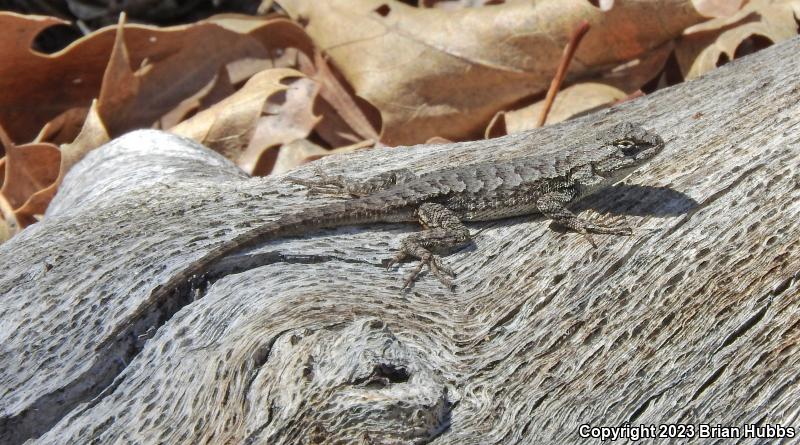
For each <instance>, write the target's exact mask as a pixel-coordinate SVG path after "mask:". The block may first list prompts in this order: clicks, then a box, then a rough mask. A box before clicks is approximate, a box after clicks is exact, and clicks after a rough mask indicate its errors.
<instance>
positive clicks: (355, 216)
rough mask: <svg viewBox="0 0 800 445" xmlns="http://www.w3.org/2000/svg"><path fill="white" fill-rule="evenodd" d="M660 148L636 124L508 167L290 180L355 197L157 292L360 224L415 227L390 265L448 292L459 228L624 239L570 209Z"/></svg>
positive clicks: (204, 263)
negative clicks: (512, 227) (499, 227)
mask: <svg viewBox="0 0 800 445" xmlns="http://www.w3.org/2000/svg"><path fill="white" fill-rule="evenodd" d="M663 147H664V141H663V140H662V139H661V137H659V136H658V135H657V134H655V133H652V132H649V131H647V130H645V129H644V128H642V127H640V126H638V125H636V124H632V123H627V122H625V123H620V124H617V125H615V126H613V127H611V128H610V129H608V130H606V131H603V132H601V133H600V134H599V135H598V137H597V142H596V144H594V145H593V146H585V147H572V148H569V149H565V150H563V151H561V152H558V153H557V155H555V156H554V155H553V154H548V155H547V156H542V155H536V154H532V155H530V156H529V157H519V158H515V159H512V160H508V161H500V162H484V163H476V164H471V165H462V166H457V167H452V168H447V169H442V170H437V171H433V172H429V173H425V174H422V175H420V176H416V175H414V174H413V173H412V172H410V171H408V170H394V171H390V172H386V173H384V174H381V175H378V176H376V177H373V178H371V179H369V180H367V181H364V182H356V181H353V180H351V179H347V178H344V177H341V176H326V175H324V174H323V175H321V176H320V177H319V178H317V179H313V180H310V179H289V181H291V182H293V183H295V184H300V185H303V186H305V187H307V188H308V189H309V192H311V193H314V192H317V193H318V192H334V193H338V194H342V195H345V196H350V197H352V199H348V200H344V201H338V202H332V203H330V204H327V205H324V206H322V207H320V208H317V209H314V210H306V211H301V212H297V213H291V214H287V215H284V216H282V217H280V218H278V219H277V220H275V221H272V222H268V223H264V224H263V225H260V226H258V227H256V228H255V229H253V230H250V231H248V232H245V233H243V234H241V235H239V236H237V237H235V238H233V239H232V240H231V241H228V242H226V243H224V244H222V245H220V246H219V247H217V248H215V249H213V250H211V251H210V252H209V253H207V254H206V255H205V256H203V257H202V258H200V259H199V260H197V261H196V262H194V263H193V264H192V265H190V266H189V267H188V268H187V269H185V270H183V271H182V272H180V273H178V274H176V275H174V276H173V277H172V278H171V279H170V280H169V281H168V282H167V283H165V284H164V285H162V286H160V287H159V288H157V290H156V291H155V292H156V294H154V295H153V297H154V298H155V299H156V300H157V299H158V297H160V296H163V295H167V294H169V293H170V292H172V291H174V290H176V289H178V288H179V287H180V286H181V285H182V284H184V283H186V282H188V281H191V279H192V278H193V277H194V276H198V275H202V274H203V272H204V271H205V270H207V269H208V268H209V267H210V266H212V265H213V264H215V263H216V262H217V261H219V260H221V259H222V258H224V257H226V256H228V255H230V254H232V253H234V252H236V251H238V250H240V249H243V248H246V247H251V246H254V245H257V244H259V243H261V242H264V241H267V240H270V239H275V238H279V237H288V236H298V235H303V234H306V233H308V232H312V231H314V230H316V229H322V228H332V227H339V226H345V225H356V224H365V223H375V222H384V223H395V222H419V223H420V224H421V225H422V227H423V228H424V230H423V231H421V232H418V233H414V234H411V235H409V236H407V237H406V238H405V239H404V240H403V241H402V242H401V243H400V250H399V251H398V252H397V254H396V255H395V256H394V258H392V259H391V260H390V261H389V267H391V266H392V265H393V264H396V263H398V262H400V261H403V260H406V259H416V260H418V261H419V263H418V265H417V266H416V267H415V268H414V270H413V271H412V273H411V274H410V275H409V276H408V278H407V279H406V281H405V285H404V288H405V287H408V286H410V285H411V284H412V283H413V282H414V280H415V279H416V278H417V275H418V274H419V273H420V271H421V270H422V268H423V267H424V266H425V265H427V266H428V268H429V270H430V271H431V273H432V274H433V275H435V276H436V277H437V278H438V279H439V280H440V281H441V282H442V283H444V284H445V285H446V286H448V287H449V286H452V279H453V278H454V277H455V274H454V273H453V271H452V269H451V268H450V267H448V266H447V265H445V264H444V263H443V262H442V260H441V259H440V257H439V256H437V255H435V254H434V252H437V251H444V250H450V249H453V248H456V247H458V246H461V245H464V244H466V243H468V242H469V241H470V233H469V229H467V227H466V226H465V225H464V224H463V223H464V222H465V221H489V220H497V219H503V218H508V217H512V216H519V215H534V214H539V215H543V216H544V217H546V218H549V219H551V220H553V221H555V222H556V223H558V224H560V225H562V226H565V227H566V228H568V229H570V230H573V231H575V232H578V233H580V234H583V236H585V237H586V238H587V239H588V240H589V242H590V243H591V244H592V245H595V241H594V239H593V237H592V236H591V234H592V233H596V234H612V235H630V234H631V233H632V231H631V229H630V228H629V227H626V226H613V225H604V224H600V223H596V222H591V221H588V220H585V219H582V218H580V217H578V216H576V215H574V214H573V213H572V212H571V211H569V209H567V206H568V205H569V204H570V203H572V202H574V201H577V200H578V199H580V198H582V197H584V196H587V195H590V194H592V193H595V192H597V191H599V190H602V189H604V188H606V187H608V186H610V185H612V184H614V183H615V182H619V181H620V180H622V179H623V178H624V177H625V176H627V175H628V174H630V173H631V172H632V171H633V170H634V169H635V168H637V167H638V166H640V165H642V164H643V163H645V162H647V161H648V160H650V159H651V158H652V157H653V156H655V155H657V154H658V153H659V152H660V151H661V149H662V148H663Z"/></svg>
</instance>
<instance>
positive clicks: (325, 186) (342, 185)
mask: <svg viewBox="0 0 800 445" xmlns="http://www.w3.org/2000/svg"><path fill="white" fill-rule="evenodd" d="M317 176H318V177H319V178H318V179H298V178H286V180H287V181H289V182H292V183H294V184H299V185H302V186H305V187H307V188H308V192H309V193H311V194H332V195H336V196H355V197H359V196H366V195H369V194H371V193H374V192H377V191H379V190H384V189H387V188H390V187H394V186H395V185H397V184H402V183H405V182H409V181H411V180H413V179H416V178H417V176H416V175H415V174H414V173H412V172H411V170H408V169H405V168H403V169H398V170H389V171H387V172H383V173H381V174H379V175H376V176H373V177H371V178H369V179H367V180H366V181H356V180H353V179H350V178H347V177H344V176H341V175H334V176H330V175H327V174H325V173H324V172H323V171H322V170H319V169H318V170H317Z"/></svg>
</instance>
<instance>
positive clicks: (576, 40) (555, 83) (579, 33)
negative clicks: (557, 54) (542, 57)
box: [536, 20, 590, 127]
mask: <svg viewBox="0 0 800 445" xmlns="http://www.w3.org/2000/svg"><path fill="white" fill-rule="evenodd" d="M589 28H590V26H589V22H588V21H586V20H583V21H582V22H581V23H579V24H578V26H577V27H575V30H574V31H572V36H571V37H570V39H569V43H567V46H566V48H564V53H563V54H562V55H561V62H560V63H559V64H558V70H556V75H555V77H553V80H552V81H551V82H550V89H549V90H547V97H546V98H545V101H544V109H542V114H540V115H539V122H537V123H536V126H537V127H541V126H542V125H544V122H545V121H546V120H547V114H548V113H550V107H552V106H553V101H554V100H555V98H556V93H558V90H560V89H561V84H562V83H563V82H564V78H565V77H566V75H567V68H569V62H570V61H571V60H572V57H573V56H574V55H575V51H576V50H577V49H578V45H579V44H580V43H581V40H582V39H583V36H584V35H586V32H587V31H589Z"/></svg>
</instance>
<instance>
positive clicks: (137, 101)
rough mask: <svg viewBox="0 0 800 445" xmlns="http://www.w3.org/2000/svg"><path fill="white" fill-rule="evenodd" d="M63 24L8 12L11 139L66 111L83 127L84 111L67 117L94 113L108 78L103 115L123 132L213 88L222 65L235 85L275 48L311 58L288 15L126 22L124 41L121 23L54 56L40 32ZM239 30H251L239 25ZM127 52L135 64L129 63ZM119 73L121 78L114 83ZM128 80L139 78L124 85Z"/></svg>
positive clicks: (4, 88) (2, 77)
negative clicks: (38, 46) (41, 45)
mask: <svg viewBox="0 0 800 445" xmlns="http://www.w3.org/2000/svg"><path fill="white" fill-rule="evenodd" d="M60 23H62V22H61V21H60V20H57V19H53V18H47V17H38V16H23V15H19V14H14V13H9V12H0V28H2V29H4V30H5V31H4V35H5V36H7V38H3V39H0V59H2V60H3V63H2V64H0V103H2V104H3V106H2V107H0V123H2V124H3V125H4V126H5V128H6V130H7V131H8V133H9V136H10V137H11V139H12V140H15V141H19V140H31V139H33V138H34V137H35V136H36V135H37V134H38V133H39V132H40V129H41V128H42V127H43V126H45V124H47V123H48V122H50V121H53V120H58V119H59V116H61V118H60V120H61V121H60V122H56V124H58V125H57V126H58V127H59V128H61V127H63V128H80V122H79V123H77V124H76V123H75V122H66V121H65V120H68V119H67V117H69V118H70V119H74V118H75V116H80V115H85V113H72V114H65V113H67V112H68V110H72V109H75V108H78V109H81V108H82V109H84V110H85V109H86V108H87V107H88V106H89V104H90V103H91V101H92V99H93V98H95V97H97V96H98V95H99V93H100V90H101V84H102V82H103V79H104V78H105V79H106V80H107V81H108V82H109V83H108V86H107V87H106V88H105V91H104V93H105V94H104V95H103V100H102V104H101V107H100V108H101V116H103V118H104V121H106V124H107V126H108V130H109V132H110V133H111V134H112V135H116V134H119V133H121V132H124V131H126V130H128V129H132V128H138V127H149V126H151V125H152V124H153V123H155V122H157V121H158V120H159V119H160V118H161V117H162V116H164V115H165V114H167V113H169V112H170V111H171V110H173V109H175V108H176V107H177V106H178V105H179V104H180V103H181V102H182V101H184V100H186V99H187V98H189V97H191V96H193V95H194V94H195V93H197V92H198V91H201V90H203V89H204V88H206V87H207V86H208V85H209V84H210V83H212V82H213V81H214V80H215V79H216V78H217V77H218V73H219V72H220V70H221V69H223V68H226V69H228V74H229V76H230V79H231V82H233V83H237V82H242V81H243V80H245V79H247V78H248V77H250V76H251V75H252V74H253V73H254V72H256V71H259V70H261V69H263V68H264V66H266V65H268V64H269V63H272V61H273V60H274V54H273V52H274V50H275V49H276V48H279V47H285V46H286V45H295V44H296V45H301V46H303V49H304V50H305V51H308V52H309V54H311V51H312V49H311V48H310V46H309V45H308V43H307V42H305V43H304V42H303V39H302V36H299V35H300V34H302V32H300V31H298V30H299V28H298V27H297V25H296V24H293V23H291V21H289V20H286V19H271V20H264V19H259V20H258V21H257V22H256V21H254V20H239V21H235V20H233V19H231V18H226V19H224V20H221V23H222V24H217V23H214V21H213V20H211V19H210V20H207V21H201V22H198V23H195V24H192V25H184V26H175V27H170V28H163V29H161V28H157V27H152V26H143V25H125V26H124V36H122V35H121V36H120V37H119V38H117V27H108V28H103V29H101V30H98V31H96V32H94V33H92V34H90V35H88V36H85V37H83V38H81V39H79V40H77V41H75V42H73V43H72V44H71V45H69V46H68V47H67V48H65V49H63V50H61V51H59V52H57V53H55V54H52V55H45V54H40V53H38V52H36V51H33V50H31V49H30V48H31V44H32V42H33V39H34V38H35V37H36V35H37V34H38V33H39V32H41V31H42V30H43V29H45V28H47V27H49V26H52V25H55V24H60ZM236 26H241V29H243V30H244V31H235V30H233V29H234V28H236ZM115 42H116V45H115ZM112 48H116V54H115V62H114V63H112V64H111V65H109V66H108V69H106V68H107V65H108V62H109V57H110V56H111V53H112ZM125 52H127V54H128V57H127V63H123V62H126V57H124V56H125V54H124V53H125ZM113 79H116V80H117V82H111V80H113ZM124 79H127V80H128V81H130V82H131V83H127V84H126V83H123V82H122V80H124ZM120 87H124V88H122V89H121V90H120V89H119V88H120ZM54 91H57V92H58V94H53V92H54ZM51 133H52V131H51ZM73 133H74V130H73ZM63 140H71V138H64V139H63Z"/></svg>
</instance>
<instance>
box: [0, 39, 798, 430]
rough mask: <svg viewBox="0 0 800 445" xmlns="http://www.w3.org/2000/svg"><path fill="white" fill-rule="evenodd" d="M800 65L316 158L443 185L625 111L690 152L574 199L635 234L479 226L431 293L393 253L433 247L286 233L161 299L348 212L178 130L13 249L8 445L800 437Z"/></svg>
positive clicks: (74, 177)
mask: <svg viewBox="0 0 800 445" xmlns="http://www.w3.org/2000/svg"><path fill="white" fill-rule="evenodd" d="M798 53H800V39H794V40H792V41H789V42H786V43H783V44H780V45H776V46H775V47H773V48H770V49H768V50H766V51H763V52H760V53H758V54H755V55H753V56H750V57H747V58H744V59H742V60H740V61H735V62H733V63H731V64H729V65H728V66H725V67H723V68H721V69H719V70H718V71H716V72H714V73H711V74H710V75H709V76H707V77H705V78H703V79H700V80H697V81H693V82H688V83H685V84H682V85H679V86H677V87H673V88H669V89H666V90H663V91H660V92H658V93H656V94H653V95H651V96H648V97H645V98H643V99H639V100H636V101H633V102H631V103H626V104H623V105H621V106H618V107H615V108H614V109H613V110H608V111H604V112H600V113H597V114H594V115H591V116H587V117H585V118H582V119H578V120H575V121H572V122H567V123H564V124H562V125H556V126H552V127H546V128H542V129H540V130H537V131H533V132H529V133H525V134H520V135H513V136H509V137H504V138H499V139H494V140H488V141H477V142H470V143H462V144H452V145H442V146H435V147H434V146H417V147H410V148H399V149H385V150H375V151H368V152H362V153H357V154H351V155H347V156H335V157H331V158H329V159H326V160H325V161H323V162H321V163H320V164H321V165H322V167H323V168H324V169H326V170H328V171H332V172H336V173H342V174H347V175H351V176H356V177H366V176H369V175H372V174H376V173H378V172H380V171H384V170H389V169H392V168H398V167H408V168H410V169H412V170H415V171H417V172H422V171H427V170H432V169H437V168H441V167H443V166H445V165H451V164H456V163H459V164H460V163H467V162H474V161H478V160H487V159H496V158H506V157H513V156H518V155H520V151H521V146H522V144H521V143H520V142H521V141H528V142H535V143H536V144H538V145H540V146H542V147H554V146H558V147H563V148H564V149H569V148H570V146H576V145H577V144H580V143H581V141H583V140H586V138H589V137H593V133H594V131H595V128H599V127H601V126H604V125H607V124H610V123H614V122H617V121H621V120H633V121H638V122H641V123H643V125H644V126H645V127H648V128H650V129H652V130H655V131H657V132H659V133H660V134H661V135H662V136H664V138H665V140H667V147H666V149H665V151H664V153H663V154H662V155H660V156H659V157H658V158H656V159H655V160H654V161H652V162H651V163H650V164H649V165H647V166H646V167H644V168H642V169H640V170H639V171H638V172H636V173H635V174H634V175H633V176H632V177H631V178H630V179H629V181H628V185H622V186H618V187H615V188H614V189H613V190H611V191H610V192H609V193H603V194H602V195H600V196H595V197H592V198H591V199H589V200H587V201H585V202H584V203H582V204H581V205H579V206H578V207H579V208H578V209H577V210H578V211H582V212H589V211H591V209H594V211H595V212H599V213H609V214H612V215H624V216H626V217H627V220H628V222H629V223H630V224H631V225H633V226H634V227H636V228H637V230H636V232H635V234H634V236H632V237H628V238H626V237H611V236H608V237H602V238H601V237H600V236H598V239H599V240H600V245H599V248H597V249H593V248H592V247H591V246H590V245H589V244H588V243H587V242H586V241H585V240H583V239H582V237H580V236H578V235H575V234H573V233H563V232H559V231H557V230H554V229H553V228H551V227H549V224H547V223H546V222H544V221H543V220H541V219H532V218H517V219H513V220H508V221H501V222H493V223H485V224H478V225H474V226H473V229H474V230H473V234H474V238H475V243H474V245H472V246H471V247H470V248H467V249H463V250H461V251H459V252H457V253H455V254H453V255H450V256H449V257H447V261H448V262H449V264H451V265H453V266H454V267H455V268H456V271H457V272H458V278H457V288H456V290H455V291H453V292H450V291H449V290H447V289H445V288H444V287H443V286H442V285H441V284H440V283H439V282H438V281H437V280H436V279H435V278H433V277H431V276H430V275H428V276H425V277H423V278H422V279H421V280H420V281H419V282H418V283H417V284H416V286H415V287H414V288H413V290H412V291H410V292H402V291H401V290H400V286H401V285H402V282H403V276H404V274H405V273H407V272H408V271H409V270H410V268H411V267H413V264H409V265H406V266H404V267H403V268H402V269H401V270H400V271H386V270H384V268H383V267H382V265H381V260H382V259H384V258H387V257H389V256H390V255H391V254H392V252H393V249H394V248H395V247H396V246H397V243H398V241H399V239H400V238H401V237H402V235H403V234H405V233H407V232H410V231H414V230H418V228H417V227H414V226H412V225H384V226H369V227H351V228H344V229H341V230H335V231H323V232H321V233H317V234H316V235H314V236H311V237H307V238H306V239H287V240H276V241H272V242H269V243H266V244H265V245H263V246H260V247H259V248H257V249H252V250H250V251H245V252H241V254H240V255H237V256H235V257H233V258H230V259H229V260H228V261H227V266H226V268H225V269H223V268H218V269H219V270H216V271H210V274H211V275H213V277H214V278H215V280H212V281H213V282H209V283H207V284H206V285H203V286H201V288H191V289H185V290H183V291H182V292H180V294H179V295H173V296H171V297H170V299H169V300H167V301H155V302H154V301H148V299H149V298H150V296H151V292H152V290H153V289H154V288H155V287H156V286H158V285H159V284H160V283H164V282H165V281H167V279H168V277H170V276H171V275H172V274H175V273H177V272H178V271H180V270H182V269H183V268H185V267H186V266H187V265H188V264H190V263H191V262H192V261H193V260H195V259H197V258H199V257H200V256H202V255H203V254H204V253H205V252H207V251H208V250H209V249H211V248H212V247H213V246H215V245H218V244H219V243H222V242H225V240H228V239H230V238H232V237H233V236H235V235H237V234H240V233H242V232H244V231H246V230H248V228H250V227H253V226H254V225H257V224H259V223H260V222H261V221H265V220H270V219H274V218H276V217H277V216H278V215H280V214H283V213H285V212H297V211H302V210H303V209H304V208H308V207H309V206H316V205H320V204H321V203H323V202H325V199H317V200H307V199H306V197H305V195H304V193H303V191H302V189H301V188H300V187H297V186H292V185H289V184H287V183H286V182H285V181H282V180H281V178H280V177H277V178H263V179H262V178H259V179H249V178H246V177H245V175H243V174H242V173H240V172H238V171H237V170H236V169H235V168H234V167H233V166H231V165H230V164H229V163H228V162H227V161H225V160H224V159H221V158H220V157H218V156H217V155H215V154H213V153H211V152H210V151H208V150H205V149H203V148H201V147H199V146H196V145H194V144H191V143H189V142H188V141H185V140H182V139H179V138H176V137H174V136H170V135H167V134H164V133H158V132H155V131H140V132H135V133H132V134H130V135H127V136H124V137H122V138H119V139H117V140H116V141H113V142H111V143H110V144H108V145H107V146H106V147H104V148H102V149H100V150H97V151H95V152H93V153H91V154H90V155H89V156H88V157H87V158H86V159H85V160H84V161H82V162H81V163H80V164H79V165H78V166H76V168H75V169H74V170H73V171H72V172H71V173H70V174H69V176H68V178H67V180H66V182H65V183H64V186H63V188H62V190H61V191H60V192H59V195H58V196H57V199H56V201H55V202H54V203H53V205H52V207H51V209H50V210H49V214H48V215H47V217H46V219H45V220H44V221H42V222H41V223H39V224H36V225H34V226H33V227H30V228H29V229H27V230H25V231H24V232H23V233H22V234H20V235H19V236H17V237H15V238H14V239H12V240H11V241H9V242H7V243H6V244H4V245H3V246H0V261H2V264H3V270H2V277H0V409H1V410H2V411H0V416H1V417H0V442H2V443H8V444H14V443H20V442H23V441H25V440H26V439H34V440H33V441H32V442H33V443H90V442H92V443H95V442H96V443H141V444H152V443H170V444H172V443H187V444H199V443H275V444H277V443H286V444H290V443H291V444H293V443H365V444H366V443H375V444H378V443H425V442H429V441H430V442H433V443H437V444H445V443H452V444H464V443H481V444H486V443H537V442H554V443H565V442H577V441H580V440H581V434H582V433H592V432H599V431H600V430H591V429H587V428H586V427H584V428H581V425H588V426H590V427H602V426H619V425H622V424H624V423H626V422H627V423H630V425H633V426H637V425H651V424H652V425H656V426H659V425H672V424H677V425H691V426H692V427H691V428H682V427H678V428H674V429H668V428H665V429H663V430H657V431H656V432H658V433H681V432H682V433H684V434H694V436H698V435H699V434H700V433H701V430H700V429H698V428H699V425H700V424H704V423H707V424H712V425H715V426H716V425H717V424H719V425H722V426H724V427H740V428H742V430H741V432H742V433H744V432H745V430H744V427H745V426H746V425H748V424H752V425H758V426H761V427H765V428H764V429H762V430H760V431H762V432H766V431H767V430H768V429H767V428H766V426H767V425H771V426H774V425H780V427H781V428H783V430H781V431H783V434H788V433H787V428H795V430H793V431H795V434H797V433H796V428H798V427H800V418H798V412H800V378H798V371H797V370H798V368H800V350H798V341H800V317H799V316H798V314H800V298H798V289H799V288H800V287H799V285H798V273H799V272H798V271H800V131H799V130H800V80H798V79H800V77H798V73H800V58H798V57H797V54H798ZM304 170H308V169H304ZM294 174H296V175H305V174H310V171H300V172H296V173H294ZM234 270H235V272H236V273H227V274H226V272H231V271H234ZM143 308H147V309H143ZM117 332H129V333H130V334H129V335H128V336H127V337H124V338H118V337H114V333H117ZM692 428H694V429H692ZM718 431H719V432H722V433H724V432H727V431H728V430H726V431H722V430H718ZM772 431H779V430H778V428H776V427H773V428H772ZM789 431H791V430H789ZM795 437H797V436H795Z"/></svg>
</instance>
